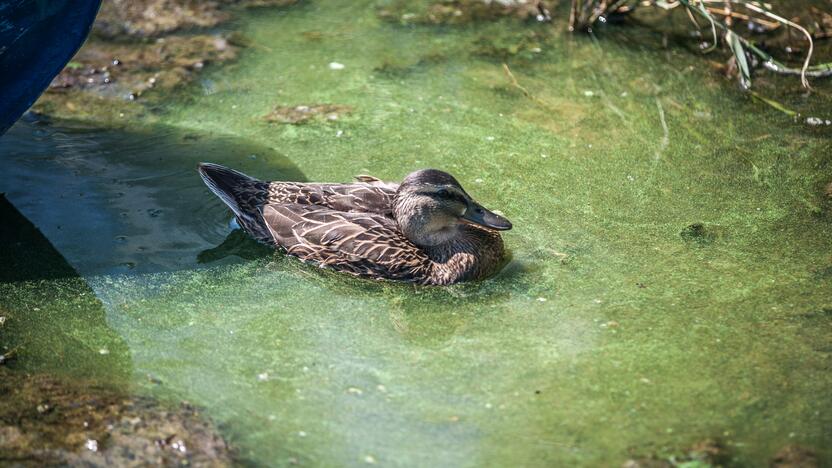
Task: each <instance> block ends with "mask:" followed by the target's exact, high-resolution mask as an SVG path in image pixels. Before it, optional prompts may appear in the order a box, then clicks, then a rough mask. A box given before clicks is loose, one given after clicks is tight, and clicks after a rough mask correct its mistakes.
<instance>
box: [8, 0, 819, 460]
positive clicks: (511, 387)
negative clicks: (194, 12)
mask: <svg viewBox="0 0 832 468" xmlns="http://www.w3.org/2000/svg"><path fill="white" fill-rule="evenodd" d="M372 5H374V4H373V3H368V4H366V5H363V6H355V5H352V6H349V7H348V6H342V5H340V4H337V3H335V2H333V3H331V4H325V5H317V4H316V5H306V6H299V7H295V8H290V9H287V10H282V11H269V10H257V11H255V12H252V13H250V14H248V15H246V16H244V17H243V19H242V20H240V21H239V23H238V24H236V25H235V26H234V27H236V28H239V29H240V30H241V31H242V32H243V33H244V34H245V35H246V36H247V37H249V38H251V39H252V40H253V43H254V45H253V46H252V47H251V48H249V49H248V52H246V53H245V54H244V55H243V57H242V59H241V60H240V61H239V62H238V63H236V64H234V65H231V66H227V67H225V68H223V69H220V70H218V71H215V72H212V73H210V74H208V75H207V76H206V77H205V78H204V79H203V81H202V82H201V83H200V84H199V86H196V87H195V88H196V89H195V91H194V92H193V93H192V94H191V95H189V96H187V98H180V99H177V100H175V101H173V102H171V103H169V104H168V105H167V106H166V107H164V109H163V113H162V114H161V116H160V117H159V118H158V120H159V122H156V123H155V124H154V125H150V126H142V125H141V123H140V122H137V123H136V125H130V126H129V127H128V128H130V130H129V131H126V130H124V129H121V130H111V129H102V128H101V127H106V126H107V125H106V123H101V124H100V125H99V126H98V127H96V126H95V125H91V124H84V125H80V124H70V123H59V124H56V125H43V124H39V123H37V122H31V121H29V122H23V123H20V124H18V125H17V126H16V127H15V128H14V129H12V131H10V133H9V134H7V135H6V136H4V137H3V138H2V139H0V154H2V155H3V159H2V162H1V164H2V167H3V170H2V171H0V191H3V192H6V194H7V197H8V199H9V200H10V201H11V202H12V203H13V204H14V205H15V206H16V207H17V208H18V209H19V210H20V211H21V212H22V213H23V214H24V215H25V216H27V217H28V218H29V219H30V220H31V221H32V222H34V224H35V225H37V226H38V227H39V228H40V229H41V231H42V232H43V233H44V234H45V236H46V237H47V238H48V239H49V240H50V241H51V242H52V244H53V245H54V246H55V247H56V249H57V250H58V251H59V252H60V253H61V254H62V255H63V256H64V258H65V259H66V260H67V261H68V262H69V264H70V265H71V266H72V267H74V268H75V269H76V271H77V272H78V273H79V274H80V275H81V277H82V278H83V279H84V280H86V283H87V285H88V286H89V288H91V290H92V291H93V292H94V295H95V297H96V298H97V301H86V302H84V301H82V302H80V303H79V301H78V300H77V299H76V298H75V295H74V294H73V291H74V290H75V289H73V288H77V291H79V293H78V294H81V293H82V291H85V289H84V288H85V287H86V286H85V285H82V284H81V282H77V281H72V280H70V279H64V278H57V279H46V280H37V279H29V280H27V281H20V282H16V283H5V284H0V297H3V301H2V306H3V307H4V308H5V309H6V312H7V313H8V315H9V316H11V317H12V319H13V320H15V319H17V320H21V321H28V323H29V325H30V326H31V328H32V330H35V331H34V332H31V333H30V334H26V335H25V336H22V337H20V338H19V340H22V341H24V344H25V345H26V347H27V348H26V349H28V350H30V352H29V358H28V359H20V362H19V364H18V365H19V366H22V367H24V368H27V367H28V368H47V369H52V370H59V371H62V372H65V373H69V374H71V375H72V374H79V375H80V374H85V373H90V372H93V371H92V370H90V369H91V367H92V368H94V367H95V366H94V365H92V366H91V365H90V360H91V361H92V362H95V359H97V357H96V356H109V358H108V359H109V360H108V362H107V365H106V366H107V369H108V371H107V372H106V373H104V374H109V375H111V377H112V378H113V379H115V380H123V381H125V382H126V383H128V384H130V385H132V386H133V388H135V391H136V392H138V393H149V394H153V395H157V396H161V397H165V398H175V399H186V400H188V401H190V402H192V403H195V404H197V405H200V406H203V407H205V408H206V411H207V413H208V414H209V415H210V416H211V417H213V418H215V419H216V420H217V421H218V422H220V423H221V427H222V428H223V431H224V435H225V436H226V437H227V438H229V439H230V441H231V443H232V444H234V445H235V446H236V447H238V449H239V456H240V458H241V461H242V462H244V463H250V464H275V465H285V464H289V463H292V462H295V461H297V462H300V463H302V464H307V465H325V466H341V465H361V464H366V463H378V464H382V465H407V466H413V465H419V466H436V465H440V466H448V465H453V466H479V465H493V466H505V465H584V466H597V465H619V464H620V463H621V462H623V461H624V460H626V459H628V458H630V457H632V456H637V455H650V454H658V455H660V456H669V455H671V454H676V453H682V452H684V450H685V448H686V447H690V446H691V445H693V444H694V443H696V442H698V441H700V440H703V439H706V438H719V439H722V440H723V441H724V442H725V443H726V445H727V446H728V447H729V450H730V451H731V453H732V454H733V456H734V457H735V458H734V462H735V463H736V464H738V465H749V466H757V465H760V464H763V463H765V462H766V460H768V459H769V458H771V456H772V455H773V454H774V453H775V452H776V451H777V450H778V449H779V448H781V447H782V446H784V445H786V444H790V443H800V444H805V445H808V446H811V447H814V449H815V450H817V451H818V452H819V454H820V456H821V459H822V460H824V461H826V462H827V463H828V462H830V461H832V451H830V450H832V449H830V448H829V444H828V441H829V440H830V438H832V402H831V401H830V398H829V394H830V390H832V372H830V369H829V359H830V351H832V349H830V346H829V343H830V338H832V335H830V333H831V332H832V328H830V313H829V310H830V308H831V307H832V284H830V281H832V257H830V222H832V211H830V203H829V201H827V200H826V199H825V198H824V196H823V195H822V192H823V186H824V184H825V183H827V182H829V177H830V176H829V173H830V172H829V170H830V154H829V134H828V131H827V130H826V129H825V128H807V127H805V126H803V125H800V124H796V123H793V122H792V121H791V120H789V119H787V118H785V117H784V116H783V115H781V114H777V113H776V112H774V111H772V110H771V109H770V108H766V107H764V106H762V105H760V104H758V103H755V102H754V101H750V100H747V99H746V98H744V97H743V96H742V95H741V93H739V92H737V91H734V90H733V88H732V85H731V84H730V83H727V82H722V81H719V80H715V79H714V78H713V76H712V75H711V74H710V73H709V72H708V71H707V70H704V69H703V67H702V62H701V61H700V59H699V58H697V57H695V56H693V55H691V54H690V53H689V52H685V51H683V50H675V49H670V50H660V49H657V48H656V49H654V48H653V46H654V45H657V44H659V43H660V38H658V37H654V35H652V34H650V33H648V32H644V31H641V30H635V29H624V30H611V31H601V34H600V36H599V37H598V38H597V39H595V40H593V39H590V38H569V37H567V36H564V35H561V34H559V33H552V32H551V31H550V28H551V26H547V25H539V26H534V25H531V26H530V25H522V24H520V23H514V22H510V21H507V22H500V23H497V24H487V25H478V26H466V27H459V28H450V27H447V28H446V27H406V26H401V25H393V24H387V23H381V22H379V20H378V19H377V18H376V17H375V15H374V12H373V9H372V8H371V7H372ZM529 31H534V32H538V33H539V34H540V36H539V37H535V38H533V39H531V41H532V42H535V44H533V45H532V46H529V48H528V50H526V51H525V52H523V53H521V54H519V56H514V57H510V58H509V59H508V64H509V65H510V67H511V70H512V73H513V74H514V76H515V77H516V79H517V80H518V82H519V84H520V85H522V86H523V87H524V88H525V89H526V90H527V92H528V93H529V94H530V95H531V97H528V96H526V95H524V93H523V92H522V91H521V90H519V89H517V88H515V87H513V86H511V84H510V81H509V79H508V77H507V76H506V74H505V72H504V70H503V68H502V65H501V63H502V61H501V60H497V59H494V58H493V57H488V56H483V55H481V54H480V53H478V52H477V51H483V50H492V48H493V47H491V46H488V45H487V44H488V43H490V42H491V41H492V39H494V38H497V39H498V45H500V44H509V45H510V44H514V43H516V42H517V41H518V37H523V36H525V35H527V34H529ZM637 43H638V44H646V45H644V46H636V45H635V44H637ZM483 44H486V45H483ZM492 45H493V44H492ZM534 47H540V49H541V52H534V51H532V50H531V49H533V48H534ZM331 62H338V63H341V64H343V65H344V68H343V69H342V70H333V69H331V68H330V67H329V63H331ZM703 83H704V84H703ZM784 83H785V82H784ZM816 86H817V87H818V88H819V89H820V92H828V89H829V88H828V84H823V83H816ZM824 86H826V88H824ZM795 99H800V98H798V97H795ZM316 103H334V104H342V105H349V106H353V107H354V109H355V111H354V113H353V114H351V115H350V116H346V117H343V118H341V119H339V120H337V121H334V122H327V123H310V124H307V125H303V126H288V125H276V124H268V123H266V122H264V121H263V120H262V118H261V117H262V116H263V115H264V114H266V113H268V112H269V111H270V110H271V108H272V106H274V105H296V104H316ZM822 110H823V109H821V111H822ZM202 160H209V161H212V162H217V163H222V164H227V165H229V166H232V167H235V168H239V169H241V170H243V171H245V172H247V173H249V174H251V175H255V176H259V177H262V178H269V179H289V180H348V179H349V178H350V177H351V176H352V175H354V174H359V173H369V174H373V175H376V176H379V177H382V178H387V179H391V180H394V179H399V178H401V177H402V176H403V175H405V174H406V173H407V172H409V171H410V170H413V169H417V168H422V167H438V168H443V169H446V170H448V171H450V172H453V173H454V174H455V175H457V177H458V178H459V179H460V181H461V182H462V183H463V185H464V186H465V187H466V189H467V190H468V191H469V192H470V193H471V194H472V195H473V196H475V197H476V198H477V199H478V200H479V201H481V202H483V204H484V205H486V206H488V207H490V208H494V209H498V210H500V211H502V212H503V213H505V215H506V216H507V217H508V218H509V219H511V220H512V222H513V223H514V225H515V229H514V230H512V231H510V232H508V233H507V234H506V236H505V239H506V243H507V245H508V246H509V247H510V249H511V250H512V255H513V258H512V261H511V263H510V264H509V265H508V266H507V267H506V269H505V270H504V271H503V272H502V273H501V274H499V275H498V276H496V277H494V278H492V279H489V280H487V281H485V282H483V283H479V284H469V285H459V286H454V287H450V288H416V287H413V286H408V285H396V284H384V283H375V282H369V281H362V280H356V279H352V278H345V277H342V276H339V275H337V274H333V273H329V272H325V271H319V270H317V269H314V268H311V267H308V266H305V265H302V264H300V263H299V262H296V261H294V260H292V259H287V258H285V257H283V256H281V255H277V254H272V253H271V252H268V251H263V250H262V249H259V248H258V247H257V246H256V245H255V244H253V243H251V242H249V241H247V240H245V239H241V238H239V237H238V236H236V235H235V234H234V233H232V231H231V226H230V225H229V219H230V215H229V213H228V212H227V210H226V209H225V208H224V207H223V206H222V204H221V203H220V202H219V201H218V200H217V199H216V198H215V197H213V196H212V195H211V194H210V193H209V192H208V190H207V189H205V188H203V186H202V183H201V181H200V180H199V178H198V176H197V175H196V173H195V164H196V162H198V161H202ZM696 223H702V225H703V227H702V228H691V227H689V226H691V225H694V224H696ZM228 236H230V237H228ZM227 237H228V238H227ZM224 242H225V244H224V246H222V247H218V246H220V245H221V244H223V243H224ZM212 249H213V250H212ZM206 251H208V252H207V253H205V252H206ZM44 291H58V292H60V294H55V295H54V297H48V298H44V297H43V296H44V295H46V296H49V293H44ZM34 307H37V309H38V311H37V313H35V311H33V308H34ZM99 309H103V311H104V312H103V314H101V315H103V317H105V318H104V319H102V318H101V317H100V316H99V315H97V314H95V313H91V314H90V316H89V317H90V318H89V319H88V320H90V324H89V325H90V327H89V328H88V329H87V331H86V332H83V331H84V329H85V327H84V322H83V321H82V322H81V323H78V321H77V318H78V314H79V312H78V310H82V311H86V310H99ZM39 317H44V318H45V319H43V320H38V319H37V318H39ZM46 322H49V323H48V324H47V323H46ZM92 322H94V323H92ZM62 323H65V324H66V326H60V325H59V324H62ZM37 330H48V332H49V333H50V334H60V333H65V334H67V335H68V336H70V337H71V338H72V340H74V341H71V342H70V343H78V345H79V346H80V347H82V348H85V349H88V350H90V351H91V352H90V353H88V354H87V358H85V359H80V358H78V357H75V355H72V354H67V355H61V356H55V355H54V354H53V353H50V346H52V342H53V341H52V340H54V339H55V338H54V336H53V335H50V336H48V337H47V336H44V334H43V333H41V334H38V333H37V332H36V331H37ZM102 343H105V344H102ZM106 343H109V344H106ZM111 348H112V349H111ZM101 349H106V351H107V353H101V352H99V351H101ZM114 355H117V356H114ZM82 360H83V361H85V362H79V361H82ZM125 376H126V377H125Z"/></svg>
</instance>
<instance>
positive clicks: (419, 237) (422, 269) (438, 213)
mask: <svg viewBox="0 0 832 468" xmlns="http://www.w3.org/2000/svg"><path fill="white" fill-rule="evenodd" d="M199 171H200V175H201V176H202V178H203V180H204V181H205V183H206V184H207V185H208V187H209V188H210V189H211V190H212V191H213V192H214V193H215V194H216V195H217V196H219V197H220V198H221V199H222V200H223V201H224V202H225V203H226V204H227V205H228V206H229V207H230V208H231V209H232V211H234V213H235V215H236V216H237V219H238V222H239V224H240V226H241V227H242V228H243V229H244V230H246V231H247V232H248V233H249V234H251V235H252V236H253V237H254V238H255V239H257V240H259V241H261V242H264V243H267V244H270V245H273V246H276V247H279V248H281V249H283V250H285V251H286V253H288V254H289V255H293V256H295V257H298V258H300V259H302V260H304V261H306V262H310V263H314V264H317V265H319V266H321V267H328V268H332V269H335V270H338V271H342V272H346V273H350V274H353V275H356V276H363V277H370V278H377V279H389V280H397V281H408V282H415V283H421V284H439V285H444V284H452V283H456V282H460V281H470V280H477V279H482V278H484V277H486V276H488V275H491V274H493V273H494V272H495V271H496V270H497V269H498V268H499V267H500V266H501V264H502V262H503V258H504V255H505V252H504V249H503V242H502V239H501V237H500V235H499V234H498V233H497V232H496V231H495V230H492V229H489V228H485V227H481V226H483V225H488V224H489V223H490V225H492V226H491V227H493V229H498V230H504V229H508V228H510V227H511V224H510V223H509V222H508V221H507V220H505V219H504V218H501V217H500V216H498V215H496V214H493V213H491V212H489V211H488V210H485V209H484V208H482V206H480V205H478V204H477V203H476V202H474V201H473V200H471V199H470V197H469V196H468V195H467V193H465V191H464V190H463V189H462V187H461V186H459V184H458V182H456V180H455V179H453V177H451V176H450V175H448V174H445V173H443V172H441V171H434V170H426V171H419V172H417V173H414V174H412V175H411V176H409V177H408V178H407V179H405V181H404V182H403V183H402V184H401V186H399V184H392V183H386V182H382V181H380V180H378V179H375V178H373V177H369V176H359V177H357V182H354V183H349V184H321V183H296V182H262V181H259V180H256V179H253V178H251V177H248V176H246V175H245V174H242V173H240V172H237V171H234V170H232V169H228V168H225V167H223V166H219V165H215V164H207V163H204V164H201V165H200V167H199ZM417 174H419V176H418V177H415V175H417ZM455 210H456V211H455ZM463 218H465V219H469V218H471V219H474V221H475V222H477V224H479V225H475V224H472V223H471V221H470V220H468V221H466V220H465V219H463Z"/></svg>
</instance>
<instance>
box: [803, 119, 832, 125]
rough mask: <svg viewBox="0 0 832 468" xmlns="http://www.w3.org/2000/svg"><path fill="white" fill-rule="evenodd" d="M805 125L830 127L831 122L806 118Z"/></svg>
mask: <svg viewBox="0 0 832 468" xmlns="http://www.w3.org/2000/svg"><path fill="white" fill-rule="evenodd" d="M806 123H807V124H809V125H832V120H823V119H821V118H818V117H807V118H806Z"/></svg>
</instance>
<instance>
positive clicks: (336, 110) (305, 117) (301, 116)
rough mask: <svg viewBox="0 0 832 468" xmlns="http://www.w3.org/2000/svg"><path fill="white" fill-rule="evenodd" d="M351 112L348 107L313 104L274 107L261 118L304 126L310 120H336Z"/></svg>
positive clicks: (272, 121) (271, 121) (270, 121)
mask: <svg viewBox="0 0 832 468" xmlns="http://www.w3.org/2000/svg"><path fill="white" fill-rule="evenodd" d="M351 112H352V108H351V107H350V106H342V105H337V104H313V105H308V106H307V105H298V106H276V107H275V108H274V109H273V110H272V111H271V112H269V113H268V114H266V115H265V116H263V119H264V120H265V121H266V122H269V123H282V124H292V125H297V124H304V123H307V122H309V121H310V120H313V119H314V120H319V121H327V120H330V121H331V120H338V119H339V118H341V117H342V116H344V115H348V114H350V113H351Z"/></svg>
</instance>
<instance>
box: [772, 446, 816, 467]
mask: <svg viewBox="0 0 832 468" xmlns="http://www.w3.org/2000/svg"><path fill="white" fill-rule="evenodd" d="M818 466H820V463H819V462H818V456H817V454H816V453H815V452H814V451H813V450H811V449H809V448H806V447H801V446H800V445H794V444H791V445H787V446H785V447H783V448H782V449H780V451H779V452H777V454H776V455H775V456H774V458H772V459H771V467H772V468H817V467H818Z"/></svg>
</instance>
